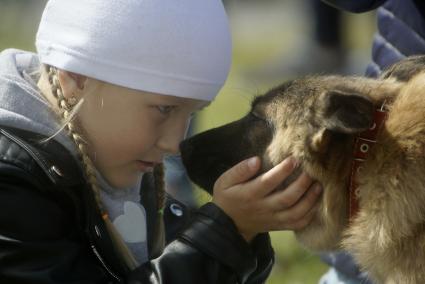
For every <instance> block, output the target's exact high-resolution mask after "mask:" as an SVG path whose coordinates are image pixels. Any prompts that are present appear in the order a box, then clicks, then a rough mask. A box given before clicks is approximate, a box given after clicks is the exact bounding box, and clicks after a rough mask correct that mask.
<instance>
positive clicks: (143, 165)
mask: <svg viewBox="0 0 425 284" xmlns="http://www.w3.org/2000/svg"><path fill="white" fill-rule="evenodd" d="M136 164H137V168H138V169H139V170H140V171H142V172H151V171H153V167H154V166H155V165H157V164H158V163H155V162H147V161H141V160H137V161H136Z"/></svg>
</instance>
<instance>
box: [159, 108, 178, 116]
mask: <svg viewBox="0 0 425 284" xmlns="http://www.w3.org/2000/svg"><path fill="white" fill-rule="evenodd" d="M156 108H157V109H158V111H159V112H160V113H161V114H164V115H166V114H169V113H170V112H171V111H172V110H173V109H174V108H175V106H157V107H156Z"/></svg>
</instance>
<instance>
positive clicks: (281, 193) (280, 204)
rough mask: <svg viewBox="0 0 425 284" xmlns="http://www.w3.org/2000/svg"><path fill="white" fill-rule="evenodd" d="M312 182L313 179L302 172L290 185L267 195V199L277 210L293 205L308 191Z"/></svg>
mask: <svg viewBox="0 0 425 284" xmlns="http://www.w3.org/2000/svg"><path fill="white" fill-rule="evenodd" d="M312 183H313V180H312V179H311V178H310V177H309V176H308V175H307V174H306V173H302V174H301V175H300V176H299V177H298V178H297V179H296V180H295V181H294V182H293V183H291V184H290V185H288V187H286V188H284V189H281V190H277V191H276V192H274V193H272V194H271V195H269V196H267V197H266V200H265V201H266V202H267V204H268V206H270V207H271V208H273V210H275V211H280V210H283V209H286V208H289V207H292V206H293V205H294V204H295V203H297V202H298V200H299V199H300V198H301V196H303V195H304V194H305V193H306V192H307V190H308V189H309V187H310V186H311V184H312Z"/></svg>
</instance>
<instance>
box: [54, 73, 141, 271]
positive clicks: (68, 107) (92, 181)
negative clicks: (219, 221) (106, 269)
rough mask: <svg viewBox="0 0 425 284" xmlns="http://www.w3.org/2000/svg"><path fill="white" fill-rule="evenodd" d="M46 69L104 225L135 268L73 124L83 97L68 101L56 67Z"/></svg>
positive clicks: (84, 143) (85, 148) (125, 258)
mask: <svg viewBox="0 0 425 284" xmlns="http://www.w3.org/2000/svg"><path fill="white" fill-rule="evenodd" d="M46 71H47V74H48V80H49V83H50V86H51V89H52V93H53V95H54V96H55V98H56V100H57V103H58V107H59V110H60V115H61V116H62V119H63V121H64V128H65V129H66V130H67V131H68V135H69V136H70V138H71V139H72V140H73V142H74V143H75V145H76V146H77V150H78V152H79V154H80V158H81V161H82V163H83V167H84V172H85V175H86V179H87V181H88V183H89V185H90V188H91V190H92V191H93V195H94V198H95V201H96V203H97V205H98V207H99V210H100V212H101V214H102V218H103V220H104V221H105V225H106V227H107V229H108V231H109V233H110V235H111V238H112V241H113V242H114V244H115V246H116V248H117V250H118V251H119V252H120V254H121V256H122V257H123V261H124V262H125V263H126V264H127V266H128V267H129V268H130V269H135V268H136V267H137V266H138V263H137V261H136V259H135V258H134V256H133V254H132V253H131V251H130V250H129V249H128V247H127V245H126V244H125V242H124V241H123V239H122V238H121V235H120V234H119V233H118V231H117V230H116V228H115V226H114V225H113V224H112V222H111V220H110V218H109V216H108V214H107V212H106V210H105V208H104V206H103V203H102V200H101V198H100V186H99V183H98V180H97V177H96V171H95V167H94V164H93V162H92V160H91V159H90V157H89V155H88V143H87V142H86V141H85V140H84V139H83V137H82V136H81V135H80V134H79V133H78V131H77V127H76V125H75V124H74V118H75V115H76V114H77V112H78V110H79V109H80V108H81V106H82V104H83V102H84V99H83V98H82V99H81V100H80V101H79V102H78V103H77V104H76V105H75V106H74V104H71V103H69V102H68V101H67V100H66V98H65V97H64V95H63V91H62V87H61V85H60V82H59V78H58V74H57V70H56V68H54V67H52V66H46ZM60 130H62V129H60Z"/></svg>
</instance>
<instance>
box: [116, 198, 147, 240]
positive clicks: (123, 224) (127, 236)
mask: <svg viewBox="0 0 425 284" xmlns="http://www.w3.org/2000/svg"><path fill="white" fill-rule="evenodd" d="M113 224H114V226H115V228H116V229H117V230H118V232H119V233H120V234H121V236H122V238H123V240H124V241H125V242H126V243H140V242H146V213H145V211H144V210H143V209H142V208H141V206H139V205H138V204H137V203H135V202H131V201H126V202H124V214H123V215H120V216H118V217H117V218H115V220H114V222H113Z"/></svg>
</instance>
